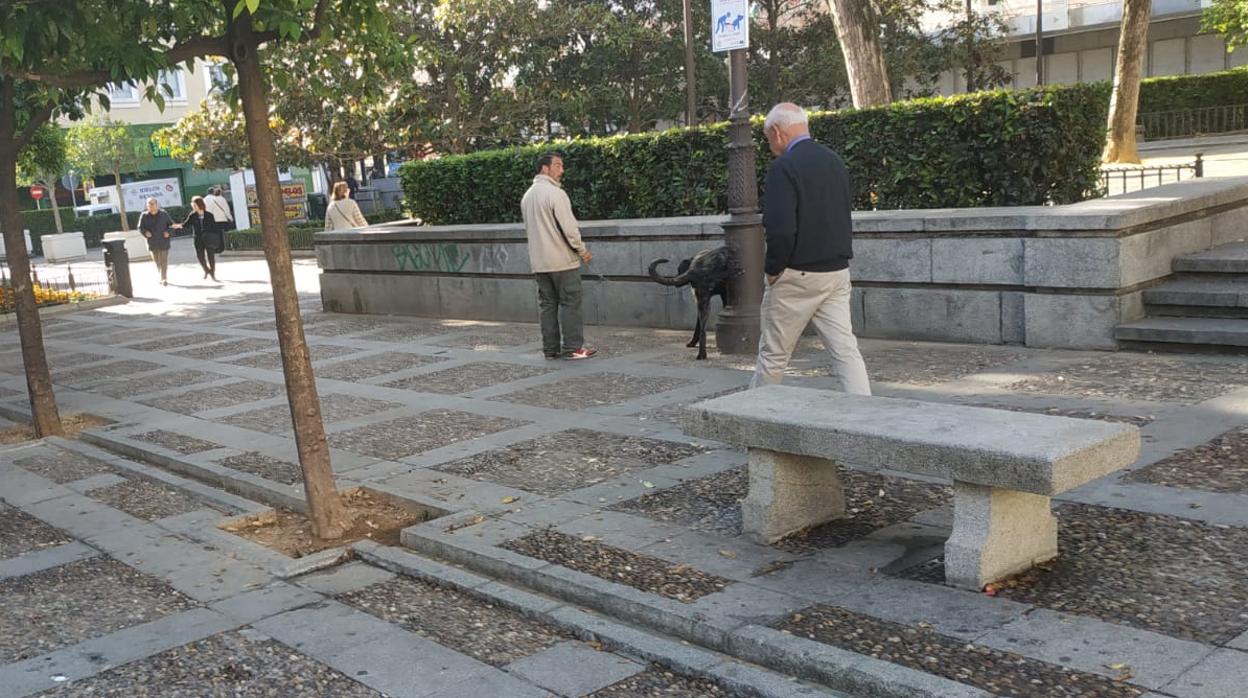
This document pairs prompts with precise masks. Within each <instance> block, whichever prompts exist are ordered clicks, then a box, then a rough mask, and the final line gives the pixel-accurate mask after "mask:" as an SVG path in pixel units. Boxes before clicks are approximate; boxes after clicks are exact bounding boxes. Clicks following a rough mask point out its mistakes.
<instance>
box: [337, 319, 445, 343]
mask: <svg viewBox="0 0 1248 698" xmlns="http://www.w3.org/2000/svg"><path fill="white" fill-rule="evenodd" d="M440 334H446V328H444V327H442V325H441V324H439V323H437V322H434V321H425V322H421V321H411V320H409V321H407V322H403V323H398V324H394V325H390V326H388V327H385V328H383V329H380V330H376V331H374V332H369V333H368V334H363V335H360V336H359V337H357V339H366V340H368V341H370V342H393V343H395V344H404V343H408V342H417V340H421V339H424V338H426V337H434V336H437V335H440Z"/></svg>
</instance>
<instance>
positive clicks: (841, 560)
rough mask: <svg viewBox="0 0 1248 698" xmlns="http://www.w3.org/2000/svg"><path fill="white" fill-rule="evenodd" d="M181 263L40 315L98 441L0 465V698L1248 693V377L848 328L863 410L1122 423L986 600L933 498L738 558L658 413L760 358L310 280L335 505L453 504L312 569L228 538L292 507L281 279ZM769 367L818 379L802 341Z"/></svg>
mask: <svg viewBox="0 0 1248 698" xmlns="http://www.w3.org/2000/svg"><path fill="white" fill-rule="evenodd" d="M186 252H187V250H180V249H175V254H174V261H175V266H174V268H173V269H172V271H171V274H170V279H171V286H169V287H168V288H161V287H159V286H157V285H156V284H155V283H154V280H155V274H154V271H152V269H151V268H150V267H151V265H150V263H147V264H146V265H143V264H140V265H136V268H135V271H136V273H135V278H136V296H137V297H136V299H134V301H132V302H131V303H129V304H125V305H120V306H116V307H110V308H104V309H99V310H92V311H80V312H74V313H65V314H60V315H57V316H55V317H49V318H48V319H47V320H46V321H45V324H44V327H45V340H46V344H47V348H48V351H49V355H50V362H51V366H52V372H53V380H54V382H55V384H56V385H57V388H58V392H57V397H58V401H59V403H60V405H61V409H62V411H63V412H87V413H91V414H94V415H98V416H100V417H104V418H106V419H108V420H111V422H112V423H111V424H109V425H106V426H104V427H99V428H95V429H92V430H89V431H87V432H85V433H84V434H83V435H82V437H81V439H79V440H74V441H68V440H61V439H49V440H45V441H42V442H27V443H24V444H18V445H15V446H11V447H6V448H4V449H2V450H0V502H2V503H0V695H3V696H25V695H50V696H60V695H67V696H79V695H81V696H95V695H110V696H137V695H143V696H147V695H151V696H165V695H179V696H200V695H239V696H267V695H281V696H323V695H324V696H328V695H333V696H337V695H343V696H354V695H361V696H365V695H391V696H453V695H473V696H486V695H488V696H494V695H497V696H528V695H558V696H577V697H579V696H585V695H593V696H754V695H769V696H770V695H775V696H780V695H793V696H798V695H806V696H814V695H843V696H851V695H852V696H873V695H882V696H901V695H914V696H924V695H926V696H942V697H943V696H988V695H1003V696H1026V697H1030V696H1037V697H1042V696H1043V697H1047V696H1097V697H1100V696H1109V697H1118V696H1124V697H1128V696H1143V695H1149V696H1154V697H1156V696H1173V697H1176V698H1233V697H1242V696H1243V695H1245V693H1244V690H1243V683H1244V681H1243V678H1244V677H1245V676H1248V573H1246V569H1248V359H1245V358H1240V357H1225V356H1212V355H1201V356H1186V355H1149V354H1136V353H1125V352H1124V353H1101V352H1072V351H1050V350H1037V349H1029V348H1024V347H1012V346H964V345H948V344H922V343H910V342H892V341H881V340H864V341H863V350H864V354H865V356H866V360H867V365H868V368H869V370H870V373H871V378H872V382H873V387H874V389H875V391H876V394H878V395H884V396H896V397H908V398H915V399H920V400H929V401H938V402H948V403H958V404H965V405H979V406H987V407H993V408H998V409H1007V410H1020V411H1027V412H1036V413H1044V414H1053V415H1063V416H1073V417H1081V418H1086V419H1100V420H1110V421H1116V422H1124V423H1129V424H1133V425H1136V426H1138V427H1139V428H1140V429H1141V432H1142V436H1143V445H1144V449H1143V454H1142V456H1141V458H1140V460H1139V461H1138V462H1137V463H1136V464H1134V465H1133V466H1132V467H1130V468H1127V469H1125V470H1123V471H1120V472H1118V473H1115V474H1113V475H1111V476H1108V477H1106V478H1103V479H1101V480H1098V481H1095V482H1093V483H1090V484H1089V485H1086V486H1084V487H1081V488H1078V489H1076V490H1073V491H1071V492H1069V493H1068V494H1067V495H1065V496H1063V497H1061V498H1057V499H1056V500H1055V502H1054V505H1055V512H1056V514H1057V515H1058V517H1059V523H1060V556H1059V558H1058V559H1057V560H1055V561H1053V562H1052V563H1049V564H1046V565H1043V566H1041V567H1039V568H1037V569H1035V570H1032V571H1031V572H1028V573H1026V574H1024V575H1022V576H1019V577H1016V578H1014V579H1011V580H1009V581H1008V582H1006V583H1004V584H1001V585H999V586H997V587H996V588H993V589H991V590H990V592H991V593H973V592H969V591H965V590H961V589H954V588H952V587H948V586H945V585H944V584H942V583H941V580H942V579H943V574H942V572H941V565H942V559H941V549H942V547H941V544H942V542H943V540H944V538H945V537H947V535H948V533H949V528H950V523H951V510H950V497H951V495H950V489H949V487H948V485H947V483H943V482H939V481H924V480H916V479H903V478H901V477H898V476H897V475H896V474H892V473H889V472H887V471H864V470H853V469H851V470H847V471H846V473H845V482H846V495H847V500H848V502H847V506H848V509H849V512H850V514H851V515H850V516H849V517H848V518H846V519H843V520H839V521H836V522H833V523H830V524H826V525H824V526H820V527H818V528H815V529H812V530H808V531H805V532H803V533H802V534H799V535H797V536H793V537H790V538H788V539H785V540H783V541H780V542H779V543H777V544H775V545H772V546H763V545H758V544H754V543H751V542H749V541H747V540H746V539H745V538H744V537H743V536H742V535H741V510H740V499H741V498H742V497H743V496H744V494H745V491H746V487H747V480H746V474H745V469H744V463H745V454H744V453H743V452H740V451H739V450H737V449H734V448H731V447H729V446H726V445H724V444H719V443H714V442H708V441H702V440H698V439H692V438H689V437H687V436H685V435H684V434H683V433H682V431H681V429H680V427H679V424H678V420H679V415H680V412H681V408H682V406H684V405H688V404H690V403H692V402H696V401H699V400H701V399H705V398H708V397H711V396H719V395H726V394H730V393H733V392H736V391H740V390H742V389H743V388H744V387H745V385H746V383H747V381H748V378H749V370H750V368H751V360H750V359H749V358H748V357H726V356H719V355H716V354H714V353H712V357H711V359H710V360H708V361H704V362H696V361H694V359H693V357H694V354H695V350H688V349H685V348H684V343H685V341H687V340H688V333H685V332H672V331H656V330H646V329H635V328H603V327H591V328H588V330H587V336H588V339H589V341H590V343H592V344H593V345H595V346H597V347H598V348H599V349H600V351H601V353H600V355H599V357H598V358H595V359H592V360H589V361H579V362H568V361H548V360H545V359H544V358H543V357H542V355H541V351H540V343H539V334H538V331H537V328H536V326H534V325H528V324H504V323H482V322H472V321H464V320H456V319H430V318H398V317H376V316H350V315H336V314H328V313H323V312H321V311H320V310H319V302H318V296H317V293H316V291H317V278H316V276H317V271H316V268H315V265H314V263H312V262H310V261H302V260H301V261H298V262H297V263H296V268H297V278H298V282H299V288H300V292H301V299H302V307H303V309H304V319H305V323H306V333H307V337H308V341H309V343H310V345H311V349H312V358H313V361H314V367H315V369H316V373H317V376H318V388H319V390H320V394H321V399H322V407H323V410H324V414H325V422H326V429H327V432H328V434H329V442H330V446H331V448H332V455H333V462H334V467H335V470H336V472H337V473H338V476H339V482H340V484H341V485H342V486H344V487H347V486H357V485H358V486H364V487H368V488H371V489H373V490H375V491H378V492H383V493H388V494H390V495H393V496H397V497H401V498H404V499H407V500H409V501H411V502H415V503H418V504H420V505H421V506H425V507H427V508H428V510H429V511H431V512H436V514H438V515H440V516H438V517H437V518H434V519H433V520H431V521H428V522H427V523H424V524H420V525H417V526H414V527H412V528H410V529H407V530H406V531H405V532H404V534H403V541H402V542H403V545H401V546H383V545H378V544H376V543H372V542H365V543H361V544H357V545H355V546H353V547H352V548H350V549H348V550H330V551H327V552H325V553H317V554H314V555H310V556H306V557H304V558H298V559H296V558H290V557H286V556H284V555H281V554H279V553H276V552H274V551H272V550H269V549H267V548H264V547H261V546H259V545H257V544H255V543H252V542H249V541H246V540H244V539H242V538H238V537H236V536H234V535H232V534H230V533H227V532H225V531H222V530H220V529H219V528H218V527H217V525H218V524H220V523H221V522H223V521H225V520H227V519H229V518H231V517H234V516H237V515H239V514H246V513H251V512H257V511H261V510H263V509H266V508H268V507H270V506H274V505H286V506H292V507H298V506H299V505H300V503H301V497H302V488H301V482H300V472H299V469H298V467H297V465H296V463H297V459H296V455H295V453H296V451H295V444H294V440H293V435H292V433H291V426H290V417H289V410H288V407H287V405H286V402H285V395H284V390H283V385H282V374H281V364H280V356H279V355H278V351H277V343H276V336H275V331H274V328H273V318H272V305H271V299H270V297H269V296H268V286H267V272H266V267H265V265H264V262H263V260H237V259H233V260H223V261H222V263H221V266H220V270H219V273H218V277H219V278H221V279H222V281H223V283H222V284H212V283H210V282H203V281H202V280H200V279H198V278H197V277H198V276H199V274H198V273H197V272H196V270H195V268H194V267H193V266H192V265H193V261H192V262H190V263H188V262H187V256H186ZM0 331H2V332H3V335H2V336H0V415H4V416H7V417H9V418H13V419H18V418H20V417H21V416H22V412H23V411H24V410H25V409H27V408H26V402H25V394H24V379H23V377H22V375H21V373H20V372H21V361H20V354H19V353H18V352H17V350H16V346H17V345H16V337H15V335H14V334H13V331H12V329H11V328H6V329H3V330H0ZM790 374H791V375H790V376H789V378H788V379H787V380H788V382H789V383H791V384H794V385H802V386H808V387H814V388H828V389H831V388H832V387H833V386H834V385H835V383H834V382H833V381H832V380H831V379H829V378H828V377H827V361H826V358H825V357H824V356H823V355H822V353H821V352H820V350H819V347H818V345H817V343H816V342H814V341H804V342H803V346H802V347H801V349H800V350H799V353H798V356H797V358H796V360H795V362H794V365H793V367H792V370H791V372H790ZM743 399H744V398H743ZM966 428H967V429H968V430H973V429H975V425H973V424H968V425H966ZM850 465H852V464H850Z"/></svg>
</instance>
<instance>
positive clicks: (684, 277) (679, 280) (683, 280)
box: [650, 259, 689, 286]
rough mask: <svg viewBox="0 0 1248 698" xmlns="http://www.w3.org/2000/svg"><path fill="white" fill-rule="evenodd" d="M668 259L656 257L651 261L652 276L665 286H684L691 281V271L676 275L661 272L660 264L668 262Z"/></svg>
mask: <svg viewBox="0 0 1248 698" xmlns="http://www.w3.org/2000/svg"><path fill="white" fill-rule="evenodd" d="M667 261H668V260H666V259H656V260H654V261H653V262H651V263H650V278H651V279H653V280H654V281H656V282H658V283H661V284H663V285H664V286H684V285H685V284H687V283H689V272H687V271H686V272H684V273H682V274H677V275H676V276H663V275H662V274H660V273H659V265H660V264H667Z"/></svg>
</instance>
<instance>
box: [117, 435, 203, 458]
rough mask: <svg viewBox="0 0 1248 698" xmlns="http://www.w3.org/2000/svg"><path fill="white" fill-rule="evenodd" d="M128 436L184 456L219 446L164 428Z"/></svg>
mask: <svg viewBox="0 0 1248 698" xmlns="http://www.w3.org/2000/svg"><path fill="white" fill-rule="evenodd" d="M129 438H130V439H133V440H134V441H142V442H144V443H149V444H155V445H157V446H160V447H162V448H167V449H169V450H170V451H177V452H178V453H181V454H182V455H184V456H186V455H191V454H192V453H202V452H204V451H211V450H213V449H217V448H221V445H220V444H216V443H213V442H211V441H205V440H203V439H197V438H195V437H194V436H187V435H186V434H179V433H177V432H174V431H167V430H165V429H157V430H155V431H148V432H144V433H142V434H136V435H134V436H131V437H129Z"/></svg>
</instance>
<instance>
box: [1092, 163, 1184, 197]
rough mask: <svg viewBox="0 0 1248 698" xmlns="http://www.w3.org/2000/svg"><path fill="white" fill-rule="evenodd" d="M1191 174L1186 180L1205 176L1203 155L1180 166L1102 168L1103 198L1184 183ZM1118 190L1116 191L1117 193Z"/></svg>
mask: <svg viewBox="0 0 1248 698" xmlns="http://www.w3.org/2000/svg"><path fill="white" fill-rule="evenodd" d="M1188 171H1190V172H1191V174H1190V175H1189V176H1188V177H1186V179H1195V178H1199V177H1204V176H1205V160H1204V154H1203V153H1196V160H1195V161H1193V162H1188V163H1181V164H1178V165H1148V166H1141V167H1102V168H1101V191H1102V192H1103V193H1102V196H1114V195H1115V194H1126V193H1127V192H1132V191H1139V190H1141V189H1148V188H1149V187H1159V186H1161V185H1163V184H1171V183H1173V182H1182V181H1183V180H1184V176H1183V175H1184V174H1185V173H1187V172H1188ZM1115 190H1116V191H1115Z"/></svg>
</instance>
